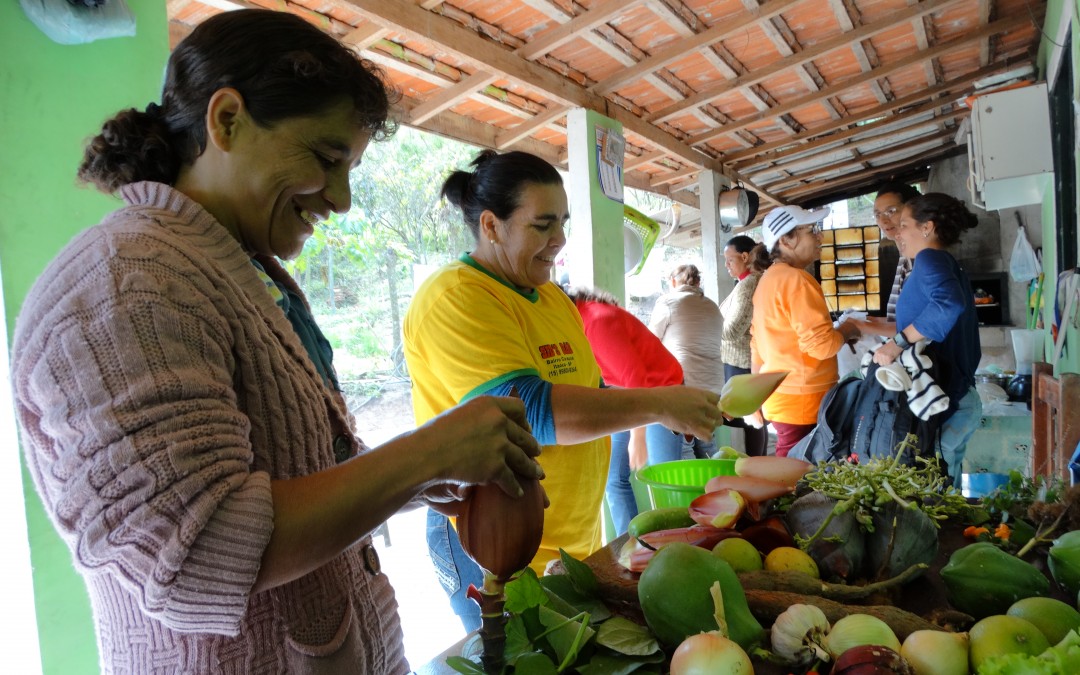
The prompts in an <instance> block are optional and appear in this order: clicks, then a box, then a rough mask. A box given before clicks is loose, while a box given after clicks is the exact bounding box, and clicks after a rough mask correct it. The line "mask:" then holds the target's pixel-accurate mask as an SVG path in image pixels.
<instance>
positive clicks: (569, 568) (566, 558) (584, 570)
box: [559, 548, 600, 598]
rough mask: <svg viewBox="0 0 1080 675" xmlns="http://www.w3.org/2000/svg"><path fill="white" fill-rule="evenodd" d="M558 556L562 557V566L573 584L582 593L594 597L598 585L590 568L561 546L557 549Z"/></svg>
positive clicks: (598, 587)
mask: <svg viewBox="0 0 1080 675" xmlns="http://www.w3.org/2000/svg"><path fill="white" fill-rule="evenodd" d="M559 557H560V558H561V559H562V564H563V567H565V568H566V573H567V574H569V575H570V579H571V580H573V582H574V586H576V587H577V589H578V590H579V591H580V592H581V593H582V594H583V595H586V596H589V597H592V598H595V597H596V596H597V592H598V591H599V589H600V585H599V584H597V583H596V575H595V574H593V571H592V569H590V568H589V566H588V565H586V564H585V563H583V562H581V561H580V560H578V559H577V558H575V557H574V556H572V555H570V554H569V553H567V552H566V551H564V550H562V549H561V548H560V549H559Z"/></svg>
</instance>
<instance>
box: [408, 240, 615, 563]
mask: <svg viewBox="0 0 1080 675" xmlns="http://www.w3.org/2000/svg"><path fill="white" fill-rule="evenodd" d="M404 334H405V360H406V362H407V364H408V368H409V374H410V376H411V378H412V396H413V411H414V413H415V416H416V423H417V425H420V424H423V423H424V422H427V421H428V420H430V419H431V418H433V417H435V416H437V415H439V414H440V413H442V412H444V411H446V410H448V409H450V408H452V407H453V406H455V405H457V404H458V403H462V402H465V401H467V400H469V399H471V398H473V397H475V396H480V395H482V394H484V393H485V392H487V391H489V390H491V388H492V387H495V386H498V385H499V384H502V383H504V382H506V381H508V380H511V379H514V378H516V377H521V376H523V375H537V376H539V377H540V378H542V379H544V380H547V381H548V382H551V383H553V384H573V385H580V386H586V387H599V386H600V367H599V366H598V365H597V363H596V358H595V357H594V356H593V353H592V349H591V348H590V347H589V343H588V340H587V339H586V338H585V330H584V327H583V326H582V323H581V316H580V315H579V314H578V312H577V309H575V307H574V304H573V302H571V301H570V299H569V298H568V297H567V296H566V294H565V293H563V292H562V290H561V289H560V288H559V287H558V286H556V285H555V284H552V283H548V284H544V285H543V286H541V287H540V288H537V289H535V290H534V291H533V292H532V293H531V294H523V293H521V292H520V291H518V290H517V289H515V288H513V287H511V286H510V285H508V284H507V283H506V282H504V281H502V280H501V279H498V278H496V277H494V276H492V275H491V274H490V273H489V272H488V271H487V270H485V269H483V268H482V267H480V266H479V265H478V264H477V263H476V262H475V261H474V260H473V259H472V258H470V257H469V256H468V255H464V256H462V257H461V259H460V260H457V261H455V262H452V263H450V264H448V265H446V266H444V267H442V268H441V269H439V270H438V271H436V272H435V273H434V274H432V275H431V277H429V278H428V279H427V280H425V281H424V283H423V284H422V285H421V286H420V288H419V289H418V290H417V292H416V295H415V296H414V297H413V300H412V303H411V304H410V306H409V310H408V313H407V314H406V316H405V325H404ZM609 459H610V441H609V439H608V437H606V436H605V437H603V438H600V439H597V440H595V441H590V442H588V443H581V444H577V445H565V446H564V445H547V446H544V447H543V452H542V454H541V455H540V457H539V462H540V464H541V466H543V467H544V473H545V474H546V476H547V477H546V478H545V479H544V481H543V485H544V489H545V490H546V491H547V495H548V499H549V500H550V502H551V505H550V506H549V507H548V509H547V511H546V512H545V514H544V536H543V539H542V541H541V544H540V550H539V551H538V552H537V554H536V557H535V558H534V559H533V562H532V564H531V566H532V567H533V569H535V570H536V571H537V573H543V569H544V565H545V564H546V563H547V562H548V561H549V560H552V559H554V558H558V557H559V549H560V548H562V549H564V550H566V552H567V553H569V554H571V555H573V556H574V557H576V558H579V559H580V558H583V557H585V556H587V555H589V554H590V553H592V552H594V551H596V550H597V549H598V548H600V545H601V524H600V513H601V511H600V509H601V502H602V500H603V497H604V483H605V480H606V477H607V471H608V461H609Z"/></svg>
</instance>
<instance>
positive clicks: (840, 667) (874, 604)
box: [443, 453, 1080, 675]
mask: <svg viewBox="0 0 1080 675" xmlns="http://www.w3.org/2000/svg"><path fill="white" fill-rule="evenodd" d="M900 456H901V453H898V455H897V457H900ZM700 461H701V460H699V462H700ZM707 461H712V462H715V465H713V467H711V473H712V474H713V475H712V477H711V478H709V479H708V480H707V481H706V482H705V484H704V485H702V486H700V488H699V490H698V491H699V492H700V495H699V496H695V497H693V498H692V499H690V500H689V504H670V505H667V506H662V507H660V508H656V509H654V510H651V511H646V512H643V513H641V514H639V516H638V517H637V518H635V519H634V521H633V522H632V523H631V527H630V532H629V533H628V534H627V535H623V536H622V537H620V538H619V539H617V540H615V541H613V542H612V543H611V544H609V545H608V546H606V547H604V548H603V549H601V550H600V551H598V552H597V553H595V554H594V555H592V556H590V557H589V558H587V559H586V560H583V561H581V560H575V559H573V558H570V557H569V556H566V555H564V556H563V558H562V560H561V561H557V562H555V563H553V564H552V565H550V566H549V570H548V571H549V574H546V575H544V576H542V577H537V575H536V574H534V573H533V572H531V571H529V570H526V571H525V572H524V573H520V574H518V575H516V576H513V578H512V579H510V580H509V581H508V582H507V578H508V577H509V576H510V575H507V574H505V573H502V574H500V575H489V576H492V577H494V576H501V577H502V578H501V579H499V580H497V583H495V584H494V585H492V586H489V585H488V584H485V589H477V592H476V594H475V595H476V596H477V598H478V599H480V600H485V602H482V605H483V606H484V607H485V611H484V614H485V618H484V622H485V625H484V628H483V629H482V630H481V633H480V634H479V635H476V636H473V637H471V638H470V639H469V640H468V641H466V642H465V643H464V644H463V645H462V646H461V650H460V654H454V655H451V656H449V657H447V658H446V659H444V660H443V664H444V665H445V667H446V668H448V669H452V670H454V671H457V672H464V673H484V672H504V673H515V674H519V675H524V674H529V673H537V674H539V673H583V674H586V675H588V674H594V673H595V674H600V673H603V674H605V675H610V674H617V673H668V672H670V673H673V674H676V675H678V674H682V675H686V674H704V673H717V674H722V675H743V674H749V673H758V674H764V675H769V674H772V673H780V674H788V673H790V674H793V675H799V674H804V673H818V674H820V675H825V674H827V673H833V674H834V675H867V674H878V673H880V674H887V673H914V674H916V675H965V674H967V673H984V674H987V675H1026V674H1028V673H1040V674H1041V673H1047V674H1054V673H1060V674H1062V675H1065V674H1069V675H1073V674H1075V673H1080V636H1078V634H1077V630H1080V612H1078V611H1077V609H1076V606H1077V593H1078V591H1080V505H1078V501H1080V488H1075V489H1073V488H1068V487H1067V486H1065V485H1062V484H1060V483H1057V482H1054V481H1051V480H1048V479H1042V478H1036V479H1031V478H1026V477H1023V476H1022V475H1020V474H1019V473H1013V474H1012V475H1011V476H1010V480H1009V482H1008V483H1007V484H1006V485H1004V486H1002V487H1001V488H999V489H998V490H997V491H995V492H994V493H992V494H990V495H988V496H986V497H983V498H981V499H965V498H964V497H963V496H962V495H961V494H960V493H959V492H958V491H957V490H955V489H954V488H951V487H946V484H945V481H944V479H943V478H942V476H941V474H940V472H939V471H938V470H937V467H936V465H935V464H934V463H933V462H932V461H930V462H927V461H923V460H916V461H915V462H914V463H912V464H910V465H909V464H905V463H904V462H901V461H899V460H898V459H896V458H885V459H875V460H870V461H868V462H864V463H863V464H858V463H849V462H839V463H829V464H823V465H820V466H817V467H815V466H813V465H810V464H807V463H805V462H801V461H800V460H795V459H789V458H777V457H755V458H740V459H737V460H707ZM478 562H481V565H482V566H484V563H483V561H481V560H478ZM511 564H517V562H514V563H511ZM485 568H486V567H485ZM485 596H486V597H485ZM495 652H498V654H497V656H496V655H495Z"/></svg>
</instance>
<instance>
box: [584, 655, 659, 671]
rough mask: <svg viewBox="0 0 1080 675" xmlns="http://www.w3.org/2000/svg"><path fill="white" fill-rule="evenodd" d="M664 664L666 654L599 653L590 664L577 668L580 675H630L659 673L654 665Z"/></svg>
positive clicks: (590, 660)
mask: <svg viewBox="0 0 1080 675" xmlns="http://www.w3.org/2000/svg"><path fill="white" fill-rule="evenodd" d="M663 662H664V653H663V652H657V653H656V654H653V655H651V656H627V655H625V654H611V653H607V652H599V651H598V652H597V653H596V654H595V655H594V656H593V657H592V658H591V659H589V662H588V663H584V664H581V665H579V666H577V668H576V669H575V670H577V672H578V675H628V674H629V673H659V672H660V669H659V667H657V666H655V665H654V664H658V663H663Z"/></svg>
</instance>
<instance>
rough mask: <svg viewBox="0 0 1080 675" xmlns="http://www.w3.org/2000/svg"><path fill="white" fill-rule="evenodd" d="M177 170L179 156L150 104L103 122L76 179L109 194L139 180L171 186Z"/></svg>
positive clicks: (121, 112)
mask: <svg viewBox="0 0 1080 675" xmlns="http://www.w3.org/2000/svg"><path fill="white" fill-rule="evenodd" d="M179 171H180V157H179V155H178V154H177V153H176V152H175V151H174V150H173V146H172V143H171V142H170V140H169V129H168V127H167V126H166V125H165V122H164V119H163V116H162V115H161V109H160V108H159V107H158V106H157V105H156V104H151V105H150V107H148V108H147V112H139V111H138V110H135V109H134V108H129V109H127V110H121V111H120V112H119V113H117V114H116V116H115V117H113V118H112V119H111V120H108V121H107V122H105V124H104V125H103V126H102V127H101V133H100V134H98V135H97V136H95V137H94V138H93V139H91V140H90V142H89V143H88V144H87V146H86V150H85V151H84V153H83V161H82V163H81V164H80V165H79V173H78V176H79V180H81V181H83V182H85V183H92V184H93V185H95V186H97V188H98V189H99V190H101V191H102V192H107V193H109V194H112V193H114V192H116V191H117V190H118V189H120V187H121V186H123V185H127V184H128V183H134V182H136V181H140V180H151V181H157V182H160V183H169V184H172V183H173V182H174V181H175V180H176V177H177V174H178V173H179Z"/></svg>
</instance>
